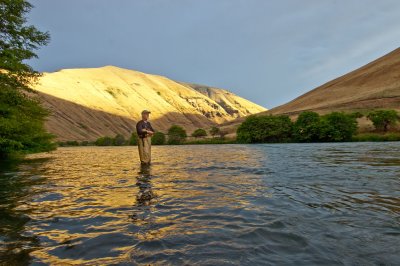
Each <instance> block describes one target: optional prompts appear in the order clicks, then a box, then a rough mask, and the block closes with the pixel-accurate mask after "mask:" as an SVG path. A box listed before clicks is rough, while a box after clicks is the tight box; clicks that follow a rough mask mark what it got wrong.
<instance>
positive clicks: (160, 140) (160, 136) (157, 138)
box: [151, 132, 165, 145]
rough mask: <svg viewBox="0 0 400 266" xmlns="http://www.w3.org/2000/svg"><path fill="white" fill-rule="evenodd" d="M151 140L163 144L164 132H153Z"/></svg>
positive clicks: (155, 143) (156, 143)
mask: <svg viewBox="0 0 400 266" xmlns="http://www.w3.org/2000/svg"><path fill="white" fill-rule="evenodd" d="M151 142H152V143H153V144H154V145H164V144H165V134H164V133H162V132H156V133H154V135H153V137H152V138H151Z"/></svg>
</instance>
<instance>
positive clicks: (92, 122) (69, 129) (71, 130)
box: [35, 92, 216, 141]
mask: <svg viewBox="0 0 400 266" xmlns="http://www.w3.org/2000/svg"><path fill="white" fill-rule="evenodd" d="M35 97H38V98H39V99H40V101H41V102H42V104H43V106H45V107H46V108H47V109H49V110H50V111H51V112H52V114H51V115H50V116H49V117H48V119H47V121H46V123H45V126H46V129H47V130H48V131H49V132H51V133H53V134H55V135H56V136H57V140H58V141H67V140H77V141H83V140H88V141H93V140H96V139H97V138H99V137H103V136H110V137H114V136H115V135H116V134H122V135H123V136H124V137H126V138H128V137H129V136H130V135H131V133H132V132H134V131H135V125H136V122H137V121H138V120H136V119H131V118H127V117H125V116H121V115H115V114H112V113H108V112H105V111H100V110H95V109H91V108H88V107H85V106H82V105H79V104H76V103H74V102H70V101H66V100H63V99H60V98H57V97H54V96H52V95H48V94H45V93H42V92H37V94H36V95H35ZM151 123H152V125H153V127H154V128H155V129H156V130H157V131H161V132H164V133H165V132H167V130H168V128H169V127H170V126H171V125H172V124H177V125H180V126H182V127H184V128H185V129H186V130H188V131H189V132H191V131H193V130H194V129H196V128H199V127H201V126H203V127H205V128H209V127H211V126H213V125H216V124H215V123H214V122H212V121H210V120H208V119H206V118H205V117H204V116H202V115H199V114H184V113H166V114H164V115H163V116H161V117H159V118H156V119H151Z"/></svg>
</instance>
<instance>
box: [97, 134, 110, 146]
mask: <svg viewBox="0 0 400 266" xmlns="http://www.w3.org/2000/svg"><path fill="white" fill-rule="evenodd" d="M113 143H114V139H113V138H111V137H107V136H106V137H101V138H98V139H97V140H96V141H95V142H94V145H96V146H112V145H113Z"/></svg>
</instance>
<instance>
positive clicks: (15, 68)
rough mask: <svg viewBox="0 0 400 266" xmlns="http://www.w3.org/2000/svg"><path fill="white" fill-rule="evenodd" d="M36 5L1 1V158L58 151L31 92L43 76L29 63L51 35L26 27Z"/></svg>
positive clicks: (41, 111)
mask: <svg viewBox="0 0 400 266" xmlns="http://www.w3.org/2000/svg"><path fill="white" fill-rule="evenodd" d="M32 7H33V6H32V5H31V4H30V3H29V2H27V1H25V0H2V1H0V35H1V39H0V157H2V158H4V157H8V156H9V155H11V154H13V153H23V154H24V153H28V152H42V151H50V150H54V149H56V147H57V144H56V143H55V142H53V141H52V140H53V139H54V138H55V135H53V134H50V133H48V132H47V131H46V130H45V127H44V122H45V118H46V117H47V116H48V115H49V114H50V111H48V110H46V109H45V108H43V107H42V106H41V105H40V102H39V100H38V99H37V97H34V96H36V95H34V94H36V92H35V91H34V90H32V89H31V88H30V86H31V85H32V84H34V83H35V82H36V81H37V78H38V77H39V76H40V74H39V73H38V72H36V71H34V70H33V69H32V68H31V67H30V66H29V65H28V64H26V63H25V62H26V60H29V59H32V58H37V55H36V54H35V53H34V50H37V49H38V48H39V47H40V46H43V45H46V44H47V43H48V41H49V40H50V36H49V34H48V33H47V32H40V31H39V30H37V29H36V28H35V27H34V26H32V25H26V22H27V19H26V14H27V13H28V12H29V11H30V10H31V9H32Z"/></svg>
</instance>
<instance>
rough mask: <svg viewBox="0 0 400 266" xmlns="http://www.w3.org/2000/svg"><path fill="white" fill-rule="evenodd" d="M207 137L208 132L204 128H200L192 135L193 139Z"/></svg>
mask: <svg viewBox="0 0 400 266" xmlns="http://www.w3.org/2000/svg"><path fill="white" fill-rule="evenodd" d="M205 136H207V132H206V131H205V130H204V129H202V128H198V129H196V130H195V131H194V132H193V133H192V137H195V138H198V137H205Z"/></svg>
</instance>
